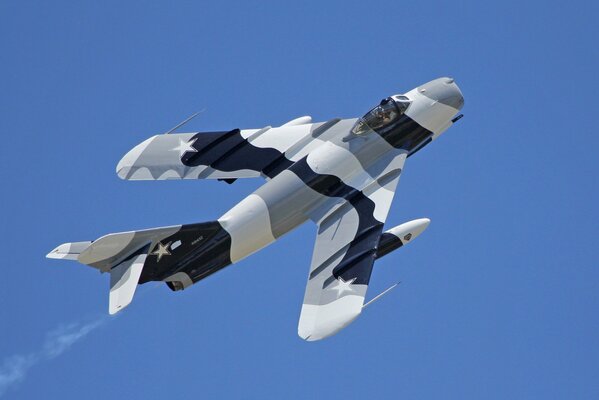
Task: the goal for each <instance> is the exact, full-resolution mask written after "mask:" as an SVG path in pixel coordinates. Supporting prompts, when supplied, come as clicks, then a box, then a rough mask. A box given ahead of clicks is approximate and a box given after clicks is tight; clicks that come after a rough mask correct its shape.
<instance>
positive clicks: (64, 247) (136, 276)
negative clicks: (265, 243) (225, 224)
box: [46, 221, 231, 314]
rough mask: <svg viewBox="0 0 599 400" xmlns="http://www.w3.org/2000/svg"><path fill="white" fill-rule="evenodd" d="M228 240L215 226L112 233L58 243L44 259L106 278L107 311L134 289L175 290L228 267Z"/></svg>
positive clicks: (118, 306) (113, 309)
mask: <svg viewBox="0 0 599 400" xmlns="http://www.w3.org/2000/svg"><path fill="white" fill-rule="evenodd" d="M229 249H230V237H229V235H228V233H226V231H225V230H224V229H223V228H222V226H221V225H220V224H219V223H218V222H217V221H213V222H205V223H199V224H189V225H176V226H169V227H163V228H154V229H146V230H140V231H130V232H120V233H112V234H109V235H106V236H103V237H101V238H99V239H98V240H95V241H93V242H91V241H87V242H74V243H64V244H61V245H60V246H58V247H56V248H55V249H54V250H52V251H51V252H50V253H48V255H47V256H46V257H48V258H54V259H65V260H75V261H79V262H80V263H82V264H85V265H89V266H90V267H93V268H96V269H98V270H100V272H108V273H110V295H109V312H110V314H115V313H117V312H118V311H120V310H122V309H123V308H125V307H126V306H128V305H129V304H130V303H131V300H132V299H133V295H134V294H135V290H136V288H137V285H138V284H141V283H145V282H148V281H165V282H166V283H167V285H168V286H169V287H170V288H171V289H172V290H180V289H184V288H186V287H188V286H189V285H191V284H193V283H194V282H196V281H198V280H199V279H202V278H203V277H205V276H208V275H210V274H211V273H213V272H216V271H217V270H219V269H221V268H223V267H225V266H226V265H228V264H230V263H231V261H230V253H229Z"/></svg>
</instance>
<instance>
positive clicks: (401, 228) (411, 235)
mask: <svg viewBox="0 0 599 400" xmlns="http://www.w3.org/2000/svg"><path fill="white" fill-rule="evenodd" d="M430 223H431V220H430V219H428V218H420V219H415V220H412V221H408V222H405V223H403V224H401V225H397V226H396V227H393V228H391V229H389V230H388V231H385V232H383V234H382V235H381V237H380V239H379V244H378V247H377V252H376V258H381V257H383V256H386V255H387V254H389V253H391V252H392V251H394V250H397V249H399V248H400V247H402V246H403V245H406V244H408V243H410V242H412V241H413V240H414V239H415V238H416V237H417V236H418V235H420V234H421V233H422V232H424V230H425V229H426V228H427V227H428V225H429V224H430Z"/></svg>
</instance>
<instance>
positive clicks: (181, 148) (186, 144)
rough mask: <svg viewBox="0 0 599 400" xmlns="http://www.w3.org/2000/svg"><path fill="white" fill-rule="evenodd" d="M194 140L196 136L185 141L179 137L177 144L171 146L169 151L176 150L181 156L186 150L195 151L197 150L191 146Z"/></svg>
mask: <svg viewBox="0 0 599 400" xmlns="http://www.w3.org/2000/svg"><path fill="white" fill-rule="evenodd" d="M196 140H197V138H194V139H191V140H189V141H187V142H186V141H184V140H183V139H179V145H178V146H177V147H175V148H172V149H171V151H178V152H179V157H183V155H184V154H185V153H187V152H188V151H191V152H193V153H197V152H198V150H197V149H196V148H195V147H193V144H194V143H195V141H196Z"/></svg>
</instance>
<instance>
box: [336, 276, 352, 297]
mask: <svg viewBox="0 0 599 400" xmlns="http://www.w3.org/2000/svg"><path fill="white" fill-rule="evenodd" d="M355 280H356V278H352V279H350V280H349V281H347V282H346V281H344V280H343V278H342V277H339V278H337V282H336V283H337V286H334V287H330V288H329V289H331V290H336V291H337V298H339V297H341V295H342V294H343V293H345V292H353V291H354V289H353V288H352V287H351V284H352V283H354V281H355Z"/></svg>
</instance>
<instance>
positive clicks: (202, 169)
mask: <svg viewBox="0 0 599 400" xmlns="http://www.w3.org/2000/svg"><path fill="white" fill-rule="evenodd" d="M463 102H464V100H463V97H462V94H461V92H460V89H459V88H458V86H457V85H456V84H455V82H454V81H453V79H451V78H439V79H436V80H433V81H431V82H428V83H426V84H424V85H422V86H419V87H417V88H415V89H413V90H411V91H409V92H408V93H406V94H404V95H395V96H391V97H389V98H387V99H385V100H383V101H382V102H381V104H380V105H379V106H377V107H375V108H374V109H373V110H372V111H371V112H370V113H368V114H367V115H365V116H364V117H363V118H362V119H357V118H352V119H338V118H337V119H332V120H330V121H327V122H320V123H312V122H311V118H310V117H301V118H298V119H296V120H293V121H290V122H289V123H287V124H285V125H283V126H280V127H276V128H273V127H265V128H262V129H246V130H239V129H234V130H231V131H223V132H204V133H195V134H194V133H182V134H165V135H157V136H153V137H151V138H149V139H147V140H146V141H144V142H142V143H140V144H139V145H137V146H136V147H134V148H133V149H132V150H131V151H129V152H128V153H127V154H126V155H125V156H124V157H123V158H122V160H121V161H120V162H119V164H118V166H117V174H118V176H119V177H120V178H122V179H126V180H165V179H220V180H225V181H227V182H228V183H232V182H233V181H234V180H235V179H238V178H251V177H264V178H266V179H267V182H266V183H265V184H264V185H263V186H261V187H260V188H258V189H257V190H256V191H255V192H254V193H252V194H250V195H249V196H247V197H246V198H245V199H243V200H242V201H241V202H239V203H238V204H237V205H235V206H234V207H233V208H232V209H230V210H229V211H227V212H226V213H225V214H224V215H223V216H221V217H220V218H219V219H218V220H216V221H212V222H206V223H198V224H188V225H178V226H172V227H164V228H155V229H148V230H143V231H132V232H123V233H116V234H110V235H107V236H104V237H102V238H100V239H98V240H96V241H93V242H76V243H65V244H63V245H60V246H58V247H57V248H56V249H54V250H53V251H52V252H50V253H49V254H48V257H49V258H63V259H71V260H78V261H79V262H81V263H83V264H86V265H89V266H92V267H94V268H97V269H99V270H100V271H102V272H110V274H111V291H110V307H109V311H110V313H111V314H114V313H116V312H118V311H119V310H121V309H122V308H124V307H126V306H127V305H128V304H129V303H130V302H131V300H132V297H133V294H134V292H135V287H136V286H137V284H138V283H139V284H143V283H145V282H148V281H165V282H166V283H167V285H168V286H169V287H170V288H171V289H172V290H181V289H184V288H186V287H188V286H190V285H192V284H193V283H195V282H197V281H199V280H201V279H203V278H205V277H207V276H209V275H211V274H212V273H214V272H216V271H218V270H220V269H222V268H224V267H226V266H227V265H230V264H233V263H237V262H239V261H241V260H243V259H244V258H245V257H247V256H249V255H250V254H252V253H254V252H256V251H258V250H260V249H262V248H264V247H265V246H267V245H268V244H270V243H272V242H274V241H275V240H277V239H278V238H279V237H281V236H283V235H284V234H286V233H287V232H290V231H291V230H293V229H295V228H297V227H298V226H300V225H301V224H303V223H304V222H306V221H307V220H311V221H313V222H314V223H316V225H317V227H318V231H317V237H316V243H315V245H314V251H313V255H312V262H311V265H310V272H309V276H308V282H307V286H306V292H305V296H304V301H303V306H302V311H301V315H300V319H299V325H298V334H299V336H300V337H301V338H303V339H306V340H310V341H312V340H319V339H323V338H326V337H328V336H331V335H333V334H335V333H337V332H338V331H339V330H341V329H342V328H344V327H345V326H347V325H348V324H349V323H351V322H352V321H353V320H354V319H355V318H356V317H357V316H358V315H359V314H360V313H361V311H362V308H363V305H364V298H365V296H366V290H367V288H368V283H369V281H370V276H371V272H372V268H373V264H374V261H375V259H376V258H377V257H378V258H380V257H382V256H384V255H386V254H388V253H389V252H391V251H393V250H395V249H397V248H399V247H400V246H402V245H403V244H405V243H407V242H408V241H410V240H413V239H414V238H415V237H416V236H417V235H418V234H420V233H421V232H422V231H423V230H424V229H425V228H426V227H427V226H428V223H429V222H430V221H429V220H428V219H422V220H416V221H411V222H409V223H406V224H403V225H400V226H399V227H395V228H393V229H391V230H389V231H387V232H383V225H384V223H385V220H386V218H387V214H388V212H389V208H390V206H391V202H392V200H393V195H394V193H395V189H396V187H397V184H398V182H399V178H400V176H401V174H402V172H403V168H404V164H405V161H406V158H407V157H409V156H410V155H411V154H414V153H415V152H416V151H418V150H420V149H421V148H422V147H424V146H425V145H427V144H428V143H430V142H431V141H433V140H434V139H436V138H437V137H438V136H439V135H440V134H441V133H443V132H444V131H445V130H446V129H447V128H448V127H449V126H451V125H452V124H453V122H455V120H456V118H454V117H455V115H456V114H457V113H458V112H459V110H460V109H461V108H462V106H463ZM458 118H459V117H458ZM374 124H377V125H376V126H371V125H374Z"/></svg>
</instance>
